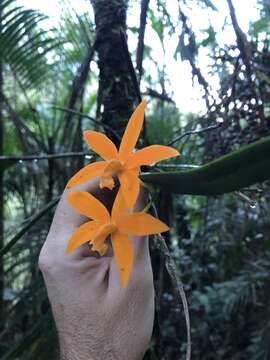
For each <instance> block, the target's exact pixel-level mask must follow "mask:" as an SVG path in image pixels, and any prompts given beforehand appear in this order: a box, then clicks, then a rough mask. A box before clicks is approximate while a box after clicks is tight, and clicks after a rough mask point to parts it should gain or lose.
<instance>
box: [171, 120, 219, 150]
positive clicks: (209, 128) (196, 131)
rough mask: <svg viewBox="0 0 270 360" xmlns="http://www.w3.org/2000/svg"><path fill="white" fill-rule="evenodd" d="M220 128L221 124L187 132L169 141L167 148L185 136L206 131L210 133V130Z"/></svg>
mask: <svg viewBox="0 0 270 360" xmlns="http://www.w3.org/2000/svg"><path fill="white" fill-rule="evenodd" d="M221 126H222V123H218V124H216V125H211V126H208V127H206V128H203V129H199V130H191V131H187V132H186V133H184V134H182V135H180V136H178V137H177V138H175V139H174V140H172V141H170V142H169V144H168V146H171V145H173V144H174V143H176V142H177V141H180V140H182V139H183V138H184V137H186V136H189V135H193V134H201V133H204V132H207V131H212V130H215V129H218V128H220V127H221Z"/></svg>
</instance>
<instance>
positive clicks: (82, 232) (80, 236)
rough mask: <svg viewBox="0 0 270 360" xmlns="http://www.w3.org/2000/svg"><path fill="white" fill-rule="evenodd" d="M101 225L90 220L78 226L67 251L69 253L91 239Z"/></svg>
mask: <svg viewBox="0 0 270 360" xmlns="http://www.w3.org/2000/svg"><path fill="white" fill-rule="evenodd" d="M99 226H100V225H99V223H98V222H96V221H89V222H87V223H85V224H83V225H81V226H80V227H78V228H77V229H76V230H75V231H74V233H73V234H72V236H71V238H70V239H69V241H68V245H67V247H66V250H65V252H66V253H67V254H69V253H71V252H72V251H73V250H75V249H76V248H77V247H79V246H81V245H82V244H84V243H86V242H88V241H90V240H91V239H92V238H93V237H94V236H95V233H96V231H97V229H98V227H99Z"/></svg>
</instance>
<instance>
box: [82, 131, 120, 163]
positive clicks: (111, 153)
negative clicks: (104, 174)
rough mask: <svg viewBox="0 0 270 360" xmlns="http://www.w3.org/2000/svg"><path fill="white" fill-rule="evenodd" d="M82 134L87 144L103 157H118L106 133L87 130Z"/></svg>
mask: <svg viewBox="0 0 270 360" xmlns="http://www.w3.org/2000/svg"><path fill="white" fill-rule="evenodd" d="M83 136H84V139H85V141H86V142H87V144H88V146H89V147H90V148H91V149H92V150H94V151H95V152H96V153H97V154H98V155H100V156H101V157H102V158H103V159H105V160H110V159H118V151H117V149H116V146H115V145H114V143H113V142H112V141H111V140H110V139H109V138H108V137H107V136H106V135H104V134H101V133H99V132H97V131H90V130H87V131H84V132H83Z"/></svg>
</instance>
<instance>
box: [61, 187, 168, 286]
mask: <svg viewBox="0 0 270 360" xmlns="http://www.w3.org/2000/svg"><path fill="white" fill-rule="evenodd" d="M68 202H69V203H70V205H71V206H72V207H73V208H74V209H76V210H77V211H78V212H79V213H80V214H82V215H84V216H86V217H88V218H90V219H92V220H91V221H88V222H86V223H84V224H83V225H81V226H79V227H78V228H77V229H76V230H75V232H74V233H73V235H72V236H71V238H70V239H69V242H68V245H67V248H66V253H71V252H72V251H73V250H75V249H76V248H77V247H79V246H80V245H82V244H84V243H87V242H88V243H90V244H91V245H92V250H94V251H98V252H99V254H100V255H104V254H105V253H106V251H107V248H108V245H107V243H106V239H107V237H108V236H109V235H111V244H112V248H113V253H114V256H115V261H116V265H117V267H118V270H119V274H120V280H121V283H122V285H123V287H127V285H128V280H129V277H130V273H131V270H132V263H133V249H132V242H131V241H130V239H129V238H128V235H135V236H136V235H137V236H144V235H151V234H157V233H160V232H164V231H168V230H169V228H168V226H167V225H166V224H164V223H163V222H161V221H160V220H158V219H156V218H154V217H153V216H151V215H150V214H146V213H144V212H135V213H131V212H130V211H129V210H127V207H126V204H125V201H124V198H123V195H122V193H121V191H118V194H117V195H116V198H115V201H114V204H113V208H112V213H111V215H110V214H109V212H108V210H107V209H106V207H105V206H104V205H103V204H102V203H101V202H100V201H99V200H97V199H96V198H95V197H94V196H93V195H91V194H89V193H88V192H83V191H81V192H70V193H68Z"/></svg>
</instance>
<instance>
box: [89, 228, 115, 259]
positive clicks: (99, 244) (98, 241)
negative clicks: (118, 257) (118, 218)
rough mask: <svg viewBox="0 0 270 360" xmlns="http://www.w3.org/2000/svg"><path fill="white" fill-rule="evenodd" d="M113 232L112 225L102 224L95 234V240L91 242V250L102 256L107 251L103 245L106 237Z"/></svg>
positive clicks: (106, 246) (105, 245)
mask: <svg viewBox="0 0 270 360" xmlns="http://www.w3.org/2000/svg"><path fill="white" fill-rule="evenodd" d="M114 230H115V226H114V225H112V224H104V225H102V226H101V227H100V229H99V231H98V232H97V233H96V234H95V238H94V239H92V240H91V244H92V250H93V251H98V252H99V254H100V255H104V254H105V253H106V251H107V248H108V245H107V244H106V243H105V240H106V239H107V237H108V236H109V235H110V234H111V233H112V232H113V231H114Z"/></svg>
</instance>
